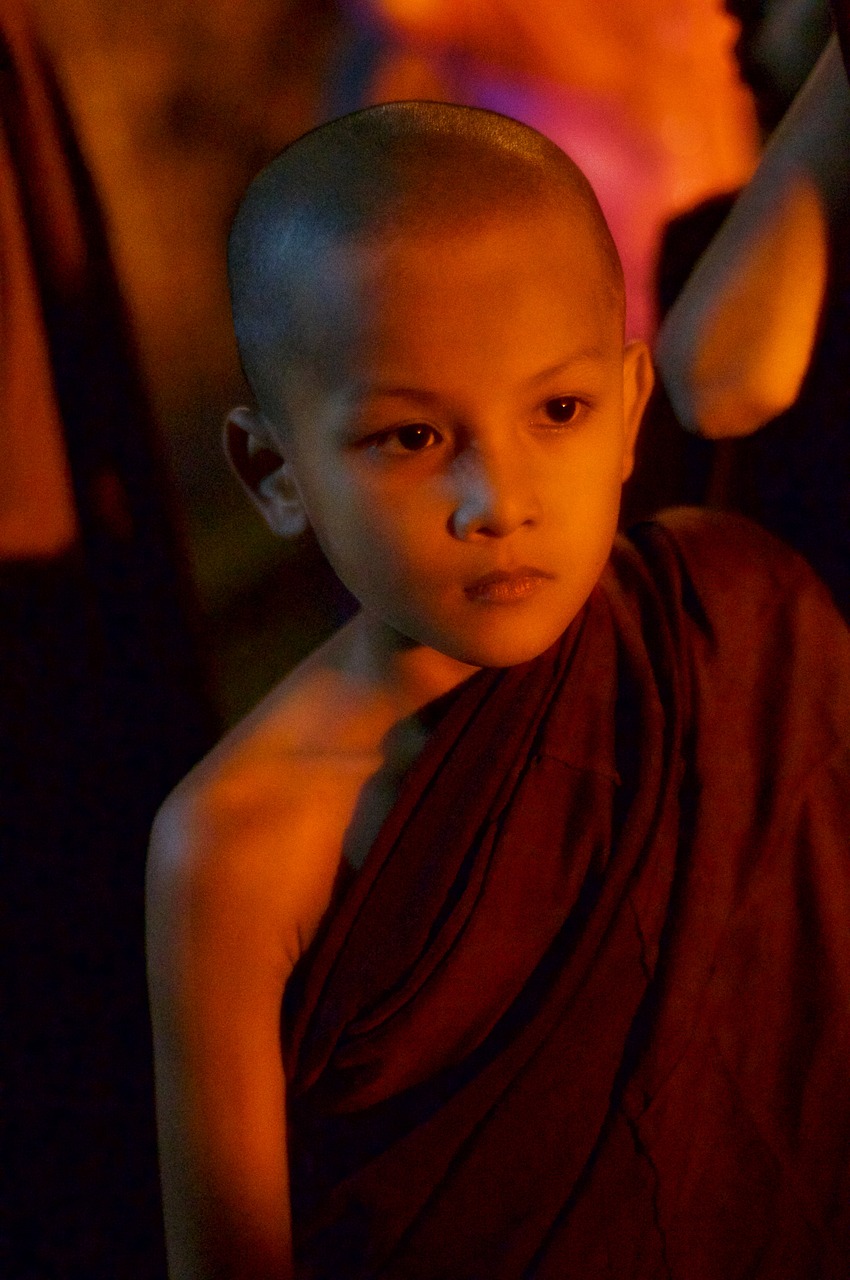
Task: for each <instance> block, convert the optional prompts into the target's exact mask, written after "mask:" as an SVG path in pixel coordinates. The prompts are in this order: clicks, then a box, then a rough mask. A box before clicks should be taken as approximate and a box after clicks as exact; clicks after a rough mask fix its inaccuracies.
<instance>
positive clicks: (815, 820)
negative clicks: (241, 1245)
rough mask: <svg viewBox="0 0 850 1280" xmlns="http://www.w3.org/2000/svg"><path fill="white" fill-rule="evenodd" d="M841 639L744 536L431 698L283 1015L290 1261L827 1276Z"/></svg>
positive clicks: (316, 1269)
mask: <svg viewBox="0 0 850 1280" xmlns="http://www.w3.org/2000/svg"><path fill="white" fill-rule="evenodd" d="M848 726H850V635H848V633H847V631H846V629H845V628H844V627H843V625H842V623H841V621H840V619H839V618H838V616H837V615H836V614H835V612H834V610H833V608H832V606H831V604H830V602H829V600H828V597H827V594H826V592H825V590H824V589H823V588H822V587H821V585H820V584H819V583H818V582H817V581H816V580H815V579H814V578H813V576H812V575H811V573H810V571H809V570H808V569H807V568H806V566H805V565H804V563H803V562H802V561H801V560H799V559H798V558H796V557H793V556H791V555H790V554H789V553H788V552H787V551H786V550H785V549H784V548H782V547H781V546H780V545H779V544H778V543H776V542H775V541H774V540H773V539H772V538H770V537H769V535H766V534H764V533H762V532H760V531H759V530H758V529H756V528H755V527H754V526H752V525H750V524H749V523H748V522H746V521H745V520H743V519H740V518H735V517H721V516H717V515H710V514H707V513H704V512H703V513H698V512H693V511H685V510H682V511H678V512H673V513H669V514H667V515H666V516H665V517H664V518H663V519H662V520H661V521H659V522H655V523H652V524H646V525H642V526H639V527H638V528H637V529H636V530H633V531H632V534H631V536H630V538H629V539H628V540H626V539H621V540H619V541H618V543H617V545H616V547H615V550H614V553H613V555H612V558H611V562H610V564H609V567H608V569H607V570H606V572H605V575H604V576H603V578H602V580H601V582H600V583H599V585H598V586H597V588H596V589H595V590H594V592H593V594H592V595H591V597H590V599H589V601H588V602H587V604H586V605H585V607H584V609H583V610H582V612H581V613H580V614H579V616H578V617H577V618H576V619H575V621H574V622H573V624H572V625H571V627H570V628H569V629H568V631H567V632H566V633H565V635H564V636H563V637H562V639H561V640H560V641H559V642H558V643H557V644H556V645H555V646H554V647H553V648H552V649H551V650H549V651H548V652H547V653H545V654H543V655H542V656H541V657H539V658H538V659H536V660H535V661H533V662H531V663H528V664H524V665H522V666H518V667H514V668H509V669H507V670H502V671H482V672H480V673H479V674H477V675H476V676H474V677H473V678H472V679H471V680H469V681H468V682H466V684H465V685H463V686H462V687H461V688H460V690H459V691H457V692H456V694H455V695H453V697H452V699H451V700H450V705H449V706H448V709H447V710H446V711H445V714H444V715H443V717H442V719H441V720H440V722H439V724H438V726H437V727H436V729H435V731H434V733H433V736H432V738H431V739H430V741H429V743H428V745H427V746H426V748H425V750H424V752H423V754H422V755H421V757H420V758H419V759H418V761H417V762H416V763H415V764H414V766H413V767H412V769H411V771H410V773H409V775H408V776H407V778H406V779H405V782H404V784H403V786H402V791H401V794H400V796H399V798H398V800H397V803H396V805H395V807H394V809H393V811H392V813H391V814H390V816H389V818H388V819H387V821H386V823H385V825H384V827H383V829H382V830H381V832H380V834H379V836H378V838H377V840H376V842H375V844H374V846H373V848H372V849H371V850H370V852H369V855H368V857H367V859H366V862H365V863H364V866H363V868H362V870H361V871H360V872H359V873H358V875H357V876H356V877H353V878H352V879H351V882H350V883H349V884H348V885H347V886H346V887H345V888H344V890H343V891H342V892H341V894H340V896H339V899H338V901H337V902H336V903H335V904H334V906H333V908H332V909H331V911H329V913H328V915H327V917H326V920H325V922H324V924H323V928H322V930H321V932H320V935H319V937H318V938H317V939H316V942H315V943H314V945H313V947H312V948H311V949H310V951H309V952H308V953H307V954H306V955H305V956H304V957H303V959H302V961H301V962H300V964H299V966H298V967H297V969H296V971H295V974H294V975H293V979H292V981H291V982H290V984H289V987H288V990H287V994H286V998H285V1001H284V1010H283V1032H282V1034H283V1048H284V1058H285V1066H286V1075H287V1082H288V1085H287V1087H288V1124H289V1148H290V1166H291V1176H292V1206H293V1221H294V1227H293V1229H294V1235H295V1251H296V1269H297V1274H298V1275H299V1276H300V1277H327V1278H328V1280H330V1278H331V1277H334V1280H346V1278H348V1277H366V1276H369V1277H385V1278H387V1280H389V1278H390V1277H392V1278H393V1280H401V1278H404V1280H419V1278H421V1280H426V1278H427V1280H438V1278H442V1277H445V1278H446V1280H448V1278H451V1280H485V1278H486V1280H509V1278H515V1277H520V1276H528V1277H532V1276H533V1277H536V1278H538V1280H548V1278H552V1280H556V1278H557V1280H564V1277H578V1278H580V1280H595V1278H596V1277H600V1278H601V1277H614V1278H616V1280H649V1278H650V1277H651V1278H653V1280H654V1278H655V1277H659V1278H660V1277H676V1278H677V1280H679V1278H681V1280H735V1278H736V1277H741V1278H742V1280H743V1277H759V1278H765V1280H766V1278H768V1277H770V1278H774V1277H775V1278H776V1280H779V1278H780V1277H782V1278H790V1277H799V1280H803V1278H805V1280H815V1278H826V1277H835V1280H838V1278H839V1277H843V1278H844V1280H846V1277H847V1275H848V1273H850V847H848V846H850V734H848Z"/></svg>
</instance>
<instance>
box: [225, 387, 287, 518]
mask: <svg viewBox="0 0 850 1280" xmlns="http://www.w3.org/2000/svg"><path fill="white" fill-rule="evenodd" d="M224 452H225V454H226V455H227V460H228V462H229V463H230V466H231V468H232V470H233V472H234V474H235V475H236V477H237V479H238V480H239V482H240V484H241V485H242V487H243V489H244V490H245V492H246V493H247V494H248V497H249V498H250V499H251V501H252V502H253V503H254V505H255V506H256V507H257V509H258V510H259V511H260V512H261V514H262V516H263V518H264V520H265V522H266V524H267V525H268V526H269V528H270V529H271V531H272V533H276V534H278V535H279V536H280V537H282V538H295V537H297V536H298V535H299V534H301V533H303V532H304V531H305V529H306V528H307V523H308V522H307V512H306V511H305V509H304V503H303V500H302V498H301V492H300V490H299V488H298V484H297V482H296V480H295V476H294V474H293V471H292V466H291V464H290V463H289V462H288V461H287V459H286V457H285V456H284V454H283V452H281V449H280V447H279V445H278V443H277V440H276V438H275V434H274V432H273V431H272V430H271V428H270V427H269V425H268V423H267V422H266V420H265V419H264V418H263V416H262V415H261V414H259V413H257V412H256V411H255V410H253V409H246V408H243V407H240V408H237V409H232V410H231V411H230V413H229V414H228V415H227V420H226V422H225V425H224Z"/></svg>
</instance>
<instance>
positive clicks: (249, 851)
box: [147, 804, 293, 1280]
mask: <svg viewBox="0 0 850 1280" xmlns="http://www.w3.org/2000/svg"><path fill="white" fill-rule="evenodd" d="M240 835H241V838H240V839H239V840H235V839H234V833H233V831H232V830H228V829H227V824H225V826H224V827H222V825H221V824H219V823H215V822H211V821H209V815H205V814H204V813H203V812H199V811H197V810H196V811H194V812H187V811H186V808H185V806H181V805H179V804H170V805H167V806H166V807H165V809H164V810H163V812H162V813H161V814H160V816H159V817H158V819H157V823H156V825H155V828H154V832H153V837H152V842H151V852H150V858H149V866H148V884H147V938H148V968H149V986H150V998H151V1011H152V1020H153V1032H154V1056H155V1070H156V1094H157V1125H158V1131H159V1144H160V1163H161V1171H162V1184H163V1201H164V1208H165V1222H166V1237H167V1243H168V1256H169V1268H170V1273H171V1276H172V1280H184V1278H185V1280H189V1278H190V1277H191V1280H201V1278H202V1277H208V1276H210V1277H211V1276H213V1275H214V1276H216V1277H228V1278H230V1277H233V1280H235V1278H236V1277H244V1278H245V1280H248V1277H251V1278H256V1280H260V1277H262V1280H274V1278H277V1277H285V1276H289V1275H290V1274H291V1260H290V1230H289V1206H288V1179H287V1160H286V1141H285V1137H286V1134H285V1086H284V1078H283V1067H282V1060H281V1050H280V1031H279V1019H280V1005H281V996H282V992H283V987H284V985H285V982H286V978H287V976H288V973H289V971H290V969H291V966H292V959H293V957H292V954H291V950H290V946H289V945H288V944H289V943H290V942H291V934H290V935H289V936H288V935H287V930H286V929H285V928H283V927H282V926H281V919H280V910H279V903H280V892H279V886H272V885H271V884H270V883H268V877H269V875H270V874H271V871H270V870H269V869H270V868H273V866H274V863H273V861H272V860H271V859H269V858H265V857H263V850H262V844H263V839H264V837H263V831H262V828H261V826H260V827H257V828H256V829H254V830H252V829H251V827H250V825H246V824H242V825H241V827H240Z"/></svg>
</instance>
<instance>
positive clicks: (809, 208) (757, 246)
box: [656, 40, 850, 437]
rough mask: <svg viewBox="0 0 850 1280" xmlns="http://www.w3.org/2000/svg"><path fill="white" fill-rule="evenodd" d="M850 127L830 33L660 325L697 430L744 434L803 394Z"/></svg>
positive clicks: (674, 380) (848, 94)
mask: <svg viewBox="0 0 850 1280" xmlns="http://www.w3.org/2000/svg"><path fill="white" fill-rule="evenodd" d="M848 127H850V87H848V84H847V80H846V76H845V73H844V67H843V65H842V63H841V58H840V56H839V52H838V49H837V46H836V44H835V41H834V40H833V41H832V42H831V44H830V45H829V46H828V47H827V50H826V52H825V53H824V55H823V57H822V58H821V60H820V61H819V63H818V65H817V66H816V67H815V70H814V71H813V72H812V74H811V76H810V77H809V80H808V81H807V83H806V85H805V86H804V88H803V89H802V90H801V92H800V93H799V94H798V96H797V98H796V99H795V101H794V103H793V105H792V106H791V108H790V110H789V111H788V113H787V115H786V117H785V119H784V120H783V122H782V124H781V126H780V127H779V128H778V129H777V131H776V133H775V134H774V136H773V137H772V138H771V141H770V144H769V145H768V147H767V149H766V151H765V153H764V156H763V157H762V160H761V163H760V164H759V167H758V169H757V171H756V173H755V175H754V177H753V178H752V180H751V182H750V183H749V185H748V186H747V187H746V189H745V190H744V191H743V192H742V194H741V196H740V197H739V198H738V200H737V202H736V204H735V206H734V208H733V209H732V212H731V213H730V214H729V217H728V218H727V219H726V222H725V223H724V224H723V227H722V228H721V230H720V231H719V232H718V234H717V235H716V236H715V238H714V240H713V241H712V243H711V245H710V246H709V248H708V249H707V250H706V252H705V253H704V254H703V257H702V258H701V259H700V261H699V263H698V265H697V267H696V269H695V271H694V273H693V275H692V276H691V278H690V280H689V281H688V283H687V285H686V286H685V288H684V289H683V291H682V293H681V295H680V297H679V298H678V299H677V301H676V303H675V305H674V306H673V307H672V308H671V310H670V313H669V315H668V316H667V318H666V320H665V322H664V324H663V325H662V328H661V331H660V333H659V337H658V342H657V346H656V361H657V364H658V368H659V372H660V374H661V377H662V379H663V381H664V384H665V386H666V388H667V391H668V394H669V396H670V399H671V402H672V404H673V406H674V408H675V410H676V412H677V415H678V417H679V419H680V421H681V422H682V423H683V425H684V426H686V427H688V428H689V429H692V430H698V431H700V432H702V433H703V434H704V435H707V436H712V437H722V436H734V435H747V434H749V433H751V432H752V431H755V430H757V428H758V427H760V426H762V425H764V423H765V422H767V421H768V420H769V419H770V418H772V417H775V416H776V415H777V414H779V413H780V412H782V411H784V410H785V409H787V408H789V407H790V405H791V404H792V403H793V401H794V400H795V399H796V397H797V394H798V393H799V390H800V386H801V384H802V381H803V377H804V375H805V373H806V370H807V368H808V365H809V361H810V358H811V353H812V348H813V345H814V341H815V337H816V333H817V328H818V324H819V319H820V313H821V307H822V302H823V297H824V293H825V288H826V276H827V239H828V232H829V226H830V225H832V224H833V223H835V222H836V221H837V220H838V219H839V218H841V217H843V216H844V215H845V213H846V208H847V201H848V196H850V162H848V156H847V148H846V145H845V140H846V136H847V129H848Z"/></svg>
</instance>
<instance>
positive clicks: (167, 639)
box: [0, 0, 850, 1280]
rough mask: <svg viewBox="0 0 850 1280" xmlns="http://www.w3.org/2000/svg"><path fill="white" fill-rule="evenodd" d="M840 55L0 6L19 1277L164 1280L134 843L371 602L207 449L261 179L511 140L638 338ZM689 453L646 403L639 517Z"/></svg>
mask: <svg viewBox="0 0 850 1280" xmlns="http://www.w3.org/2000/svg"><path fill="white" fill-rule="evenodd" d="M829 29H830V23H829V16H828V9H827V5H826V3H824V0H734V3H732V0H730V3H729V5H728V6H727V5H724V4H723V3H722V0H618V3H617V4H616V5H614V4H611V5H602V4H598V3H596V2H595V0H534V2H533V3H529V2H528V0H156V3H154V2H153V0H0V339H2V341H0V392H2V396H0V406H2V409H3V413H4V416H3V418H2V420H0V433H4V434H2V446H3V454H2V456H3V464H2V465H1V466H0V846H2V848H3V859H2V860H0V867H2V875H3V884H2V892H0V898H1V899H2V900H3V902H4V904H5V905H6V906H7V908H8V915H9V928H8V930H7V931H6V935H5V938H4V942H8V948H7V949H8V972H9V973H10V975H12V981H11V983H10V993H11V994H10V1002H9V1003H10V1018H9V1027H10V1029H11V1035H10V1037H9V1046H10V1048H9V1060H10V1064H11V1068H12V1069H11V1072H10V1079H11V1084H10V1088H9V1104H8V1111H9V1115H10V1117H11V1125H10V1135H11V1142H10V1147H9V1152H8V1158H7V1159H5V1160H4V1170H3V1172H4V1173H5V1175H6V1177H7V1179H8V1182H9V1197H8V1199H9V1203H10V1204H12V1205H13V1215H12V1216H13V1219H14V1225H13V1233H12V1234H13V1255H12V1260H11V1261H10V1262H9V1264H8V1265H6V1264H4V1263H3V1262H2V1261H0V1274H3V1275H8V1276H10V1277H13V1278H14V1280H48V1278H49V1277H54V1276H55V1277H57V1278H61V1280H76V1277H79V1278H80V1280H99V1278H100V1277H103V1278H104V1280H124V1278H125V1277H126V1278H127V1280H129V1278H131V1277H138V1280H143V1278H144V1280H159V1278H160V1277H162V1276H163V1275H164V1256H163V1248H162V1227H161V1219H160V1210H159V1198H158V1188H157V1174H156V1156H155V1141H154V1134H153V1106H152V1079H151V1061H150V1039H149V1036H150V1033H149V1025H148V1021H147V1010H146V1000H145V986H144V957H143V910H142V908H143V877H144V856H145V846H146V840H147V833H148V830H149V827H150V822H151V820H152V817H153V814H154V812H155V810H156V808H157V806H158V804H159V803H160V802H161V800H162V799H163V798H164V795H165V794H166V792H167V791H168V789H169V788H170V787H171V786H173V785H174V784H175V782H176V781H177V780H178V778H179V777H180V776H181V775H182V774H183V773H185V772H186V770H187V769H188V768H189V767H190V766H191V765H192V764H193V763H194V761H195V760H197V759H198V757H199V756H200V755H201V754H202V753H203V752H204V751H205V750H207V749H208V748H209V746H210V745H211V744H212V742H213V741H214V740H215V738H216V736H217V735H218V734H219V733H220V732H221V731H222V730H223V729H224V728H225V727H227V726H228V725H231V724H233V723H234V722H235V721H236V720H237V719H238V718H239V717H240V716H241V715H242V714H244V712H245V711H246V710H247V709H248V708H249V707H250V706H251V705H252V704H253V703H255V702H256V701H257V700H258V698H260V697H261V696H262V695H263V694H264V693H265V692H266V691H267V690H268V689H269V688H270V687H271V685H272V684H273V683H274V682H275V681H276V680H277V679H279V678H280V677H281V676H282V675H283V674H284V673H285V672H286V671H287V670H288V669H289V668H290V667H291V666H292V665H293V664H294V663H295V662H296V661H298V660H299V659H300V658H301V657H302V656H303V655H304V654H305V653H306V652H308V651H309V650H310V649H311V648H313V647H314V646H315V644H316V643H318V642H319V641H320V640H321V639H322V638H324V636H326V635H327V634H328V633H329V632H330V631H331V630H332V629H333V628H334V627H335V626H336V625H338V623H339V622H340V621H341V620H342V619H343V618H344V617H345V616H347V614H348V612H349V611H350V610H351V608H352V602H351V600H350V599H349V597H348V596H347V594H346V592H345V591H344V589H343V588H342V587H341V586H340V585H339V584H338V583H337V581H336V579H335V578H334V576H333V574H332V573H331V571H330V570H329V568H328V567H327V565H326V564H325V562H324V560H323V558H322V556H321V554H320V553H319V551H318V549H317V548H316V546H315V545H314V543H313V542H312V541H311V540H310V539H309V537H307V538H305V539H302V540H301V541H299V542H298V543H295V544H286V543H282V542H280V541H277V540H275V539H274V538H273V537H272V536H271V535H270V534H269V533H268V532H267V530H266V529H265V527H264V526H263V524H262V523H261V520H260V518H259V516H257V515H256V514H255V513H254V511H253V508H251V506H250V505H249V503H248V501H247V499H245V498H244V497H243V496H242V494H241V492H240V491H239V489H238V488H237V485H236V482H235V480H233V479H232V478H231V477H230V475H229V473H228V471H227V468H226V465H225V462H224V458H223V454H222V450H221V445H220V436H221V430H222V425H223V421H224V417H225V414H226V412H227V410H228V409H229V408H230V407H231V406H232V405H234V404H236V403H239V402H242V401H244V400H245V399H246V397H247V395H248V392H247V390H246V387H245V386H244V383H243V380H242V377H241V374H240V370H239V365H238V360H237V356H236V351H235V345H234V342H233V337H232V333H231V327H230V320H229V314H228V299H227V284H226V277H225V243H226V237H227V231H228V227H229V223H230V220H231V218H232V215H233V213H234V211H235V208H236V205H237V203H238V201H239V198H240V196H241V194H242V192H243V191H244V189H245V187H246V186H247V184H248V182H249V181H250V179H251V178H252V177H253V176H254V174H255V173H256V172H257V171H258V170H259V169H260V168H261V167H262V166H263V164H265V163H266V162H267V161H268V160H269V159H270V158H271V157H272V156H273V155H274V154H276V153H277V152H278V151H279V150H280V149H281V148H282V147H283V146H284V145H285V144H286V143H287V142H288V141H290V140H291V139H292V138H294V137H296V136H297V135H299V134H300V133H302V132H303V131H304V130H306V129H308V128H310V127H311V126H313V125H315V124H317V123H319V122H321V121H322V120H325V119H328V118H330V117H332V116H334V115H337V114H340V113H341V112H344V111H346V110H351V109H354V108H356V107H359V106H363V105H366V104H368V103H373V102H379V101H388V100H393V99H399V98H411V97H420V98H432V99H444V100H450V101H459V102H466V103H470V104H472V105H478V106H485V107H490V108H493V109H496V110H500V111H504V112H507V113H508V114H511V115H514V116H516V117H518V118H520V119H522V120H525V121H527V122H528V123H530V124H532V125H534V126H536V127H537V128H539V129H540V130H541V131H543V132H544V133H547V134H549V135H550V136H551V137H553V138H554V139H555V140H556V141H557V142H558V143H560V144H561V145H562V146H563V147H564V148H565V149H566V150H567V151H569V152H570V153H571V154H572V155H573V156H574V157H575V159H576V160H577V161H578V162H579V163H580V164H581V165H582V167H583V168H584V169H585V171H586V172H587V174H588V176H589V178H590V179H591V181H592V183H593V184H594V187H595V189H596V191H597V194H598V195H599V198H600V201H601V203H602V205H603V208H604V210H605V213H606V215H607V217H608V219H609V222H610V224H611V227H612V231H613V233H614V236H615V239H616V240H617V243H618V246H619V249H620V252H621V255H622V258H623V262H624V268H625V272H626V278H627V288H628V317H627V323H628V329H629V333H630V335H631V336H637V335H640V336H643V337H646V338H649V339H651V338H652V337H653V335H654V333H655V331H656V328H657V325H658V322H659V318H660V314H661V312H662V311H663V310H664V309H665V308H666V307H667V306H668V305H669V303H670V302H671V301H672V298H673V297H674V296H675V294H676V292H677V291H678V289H679V288H680V287H681V285H682V283H683V282H684V280H685V278H686V277H687V275H688V272H689V270H690V268H691V266H692V265H693V263H694V261H695V260H696V258H697V257H698V256H699V254H700V252H701V251H702V249H703V248H704V247H705V244H706V243H707V241H708V239H709V238H710V237H711V235H712V234H713V231H714V230H715V229H716V227H717V226H718V225H719V224H720V222H721V221H722V219H723V217H724V216H725V213H726V212H727V211H728V209H729V206H730V203H731V198H732V193H734V192H735V191H737V190H738V189H739V188H740V187H741V186H742V185H743V184H745V183H746V181H747V179H748V178H749V176H750V175H751V173H752V172H753V169H754V167H755V165H756V163H757V160H758V156H759V154H760V151H761V149H762V146H763V145H764V142H765V139H766V138H767V136H768V134H769V133H770V131H771V130H772V129H773V128H774V126H775V125H776V123H777V121H778V120H780V119H781V117H782V114H783V112H784V110H785V108H786V107H787V105H788V103H789V102H790V101H791V99H792V98H793V96H794V93H795V91H796V89H797V88H798V86H799V85H800V84H801V83H802V82H803V80H804V79H805V77H806V74H807V72H808V71H809V69H810V68H811V66H812V65H813V64H814V62H815V60H816V59H817V56H818V54H819V52H820V50H821V48H822V47H823V44H824V42H825V41H826V39H827V37H828V33H829ZM671 222H672V223H673V227H674V228H677V230H676V234H675V235H674V236H673V237H672V239H671V236H670V234H669V232H668V227H669V226H670V224H671ZM848 297H850V294H848ZM840 327H841V332H842V333H843V332H845V331H846V330H848V329H850V326H848V325H847V324H846V315H845V313H844V312H842V315H841V317H840ZM837 363H838V364H839V365H840V367H841V369H842V370H843V369H844V368H847V367H850V360H848V359H844V358H843V357H842V358H841V359H840V360H839V361H838V362H837ZM842 412H843V411H842ZM840 428H841V431H842V433H843V434H845V435H846V432H844V419H843V418H842V422H841V424H840ZM677 433H678V434H677ZM680 436H681V432H679V429H678V427H677V426H676V424H675V422H674V420H673V419H672V416H671V413H670V410H669V406H668V405H665V404H664V403H663V397H662V398H657V399H656V402H655V404H654V406H653V408H652V410H651V413H650V422H649V423H648V430H647V436H646V439H647V442H648V443H647V446H646V449H645V453H644V457H643V460H642V462H641V466H640V467H639V470H638V475H637V477H636V479H635V481H634V482H633V484H632V487H631V491H630V493H629V494H628V495H627V511H628V514H629V515H630V516H634V515H643V514H646V513H648V512H649V511H651V510H652V509H653V508H654V507H655V506H657V505H659V504H660V503H661V502H663V501H665V500H669V499H670V498H671V497H672V498H681V497H688V496H695V497H696V498H697V499H700V500H701V499H703V498H704V497H705V488H704V485H703V487H702V489H699V491H697V489H694V490H693V493H690V492H689V491H688V489H687V485H684V484H683V483H682V477H683V476H684V475H685V473H686V472H687V471H688V468H689V467H691V469H692V470H693V465H695V467H696V471H698V472H699V471H700V468H702V472H701V474H702V473H704V472H705V471H706V468H705V466H704V465H703V463H704V459H703V461H700V457H701V455H700V456H698V457H696V462H695V463H694V459H693V458H690V455H688V454H687V450H686V449H685V448H684V446H683V445H682V444H681V440H680ZM690 443H691V445H692V446H693V449H695V450H696V451H697V454H699V450H700V447H701V442H697V441H691V442H690ZM686 455H687V456H686ZM674 464H675V465H674ZM692 464H693V465H692ZM700 483H702V482H700ZM697 488H698V487H697Z"/></svg>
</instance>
